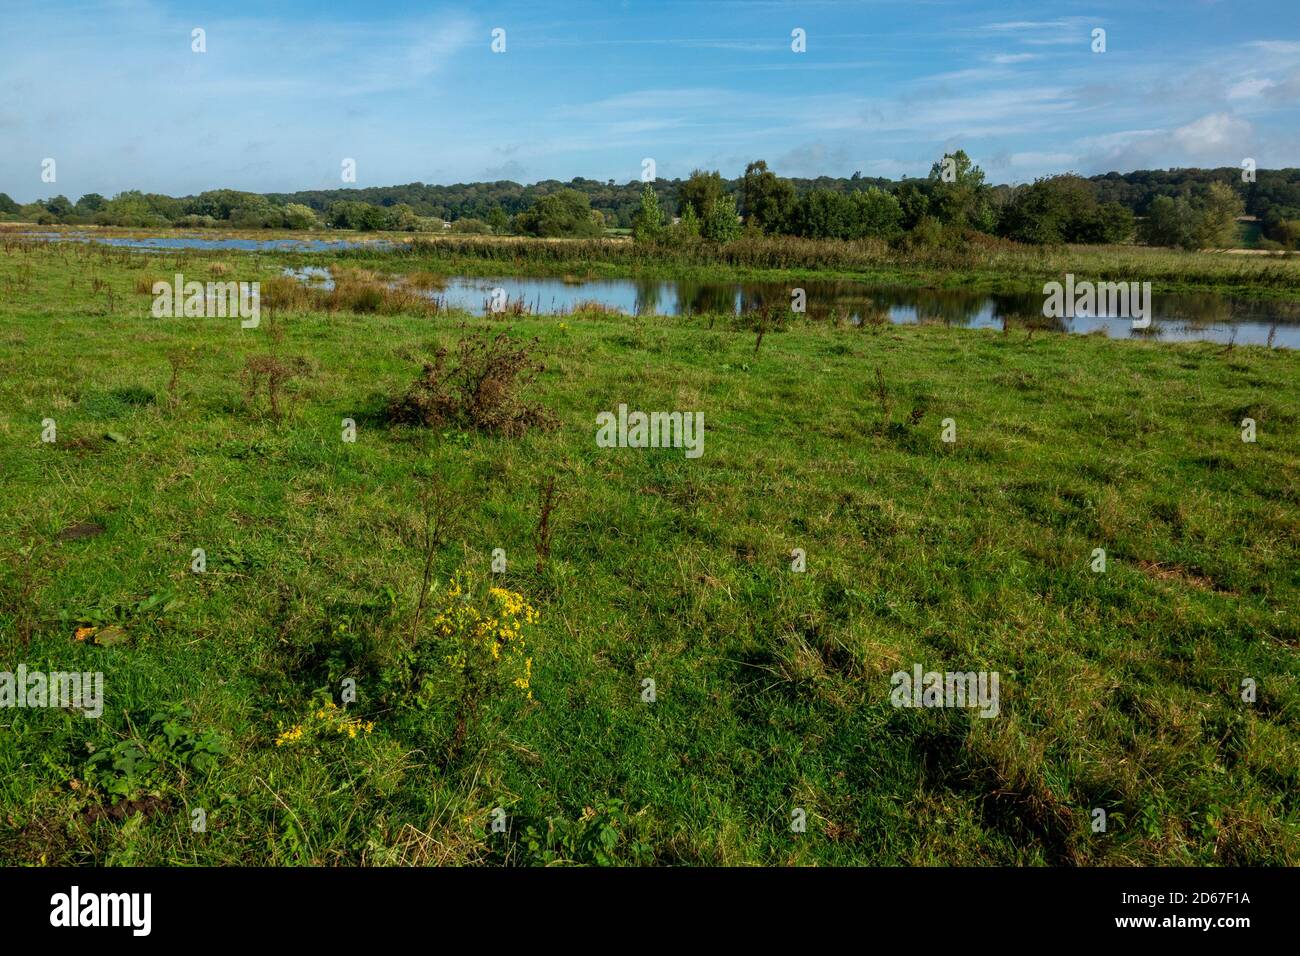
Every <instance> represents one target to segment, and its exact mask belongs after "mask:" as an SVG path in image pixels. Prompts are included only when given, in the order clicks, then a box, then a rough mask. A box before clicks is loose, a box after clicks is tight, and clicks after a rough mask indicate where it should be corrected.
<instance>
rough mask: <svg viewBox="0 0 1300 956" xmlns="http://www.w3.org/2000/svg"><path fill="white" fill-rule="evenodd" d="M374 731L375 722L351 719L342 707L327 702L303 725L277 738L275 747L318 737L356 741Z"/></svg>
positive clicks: (297, 725) (298, 725) (296, 726)
mask: <svg viewBox="0 0 1300 956" xmlns="http://www.w3.org/2000/svg"><path fill="white" fill-rule="evenodd" d="M374 729H375V723H374V721H372V720H366V721H363V720H360V719H358V718H356V717H349V716H348V715H347V711H346V710H344V709H343V708H342V707H339V706H337V705H336V704H335V703H334V702H333V701H326V702H325V703H324V704H322V705H321V706H320V707H318V708H316V710H315V711H313V712H312V714H311V715H310V716H309V717H308V718H307V720H305V721H304V722H303V723H301V724H295V725H294V726H292V727H290V728H289V729H288V730H286V731H284V732H283V733H281V734H280V736H278V737H276V738H275V745H276V746H277V747H283V746H284V745H285V744H292V743H297V742H298V741H300V740H302V739H303V737H304V736H305V737H308V738H309V739H310V738H315V737H317V736H327V737H328V736H333V735H338V736H342V737H347V738H348V739H349V740H356V739H357V735H358V734H368V733H370V732H371V731H372V730H374Z"/></svg>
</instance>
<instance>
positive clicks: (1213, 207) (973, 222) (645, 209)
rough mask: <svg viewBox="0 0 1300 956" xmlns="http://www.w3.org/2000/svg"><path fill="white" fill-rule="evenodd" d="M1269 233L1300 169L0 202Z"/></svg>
mask: <svg viewBox="0 0 1300 956" xmlns="http://www.w3.org/2000/svg"><path fill="white" fill-rule="evenodd" d="M1242 215H1250V216H1253V217H1255V219H1256V220H1257V221H1258V229H1259V232H1260V236H1261V240H1260V242H1259V245H1261V246H1263V247H1265V248H1300V170H1298V169H1277V170H1265V169H1261V170H1257V171H1255V172H1254V174H1253V181H1249V182H1247V181H1243V176H1242V171H1241V170H1240V169H1236V168H1232V167H1223V168H1218V169H1170V170H1138V171H1135V172H1131V173H1123V174H1121V173H1107V174H1105V175H1102V176H1092V177H1082V176H1078V175H1075V174H1073V173H1066V174H1063V175H1058V176H1048V177H1043V178H1041V179H1038V180H1036V181H1034V182H1032V183H1028V184H1024V185H1018V186H1008V185H991V184H989V183H987V182H986V181H985V174H984V172H983V170H982V169H980V167H979V166H977V165H975V164H974V163H973V162H972V161H971V159H970V158H969V157H968V156H967V155H966V153H965V152H964V151H962V150H957V151H955V152H952V153H947V154H945V155H944V156H943V157H942V158H941V159H939V160H938V161H937V162H935V163H934V165H933V166H932V168H931V170H930V173H929V175H928V176H926V177H921V178H905V179H902V180H889V179H879V178H869V177H863V176H861V175H860V174H858V173H855V174H854V175H853V176H851V177H848V178H842V177H841V178H835V177H819V178H816V179H801V178H796V177H782V176H778V175H777V174H776V173H775V172H774V171H772V170H771V169H769V168H768V165H767V163H766V162H764V161H762V160H757V161H755V162H752V163H750V164H749V165H748V166H747V167H746V169H745V172H744V174H743V175H742V176H740V177H739V178H737V179H724V178H723V177H722V175H721V173H720V172H718V171H707V170H696V171H695V172H693V173H692V174H691V176H690V177H688V178H687V179H684V180H657V181H655V182H653V183H642V182H638V181H633V182H629V183H624V184H618V183H615V182H614V181H613V180H608V181H605V182H601V181H599V180H591V179H582V178H578V179H574V180H572V181H570V182H568V183H562V182H559V181H558V180H546V181H543V182H539V183H534V184H532V185H528V186H522V185H520V184H518V183H514V182H508V181H498V182H491V183H460V184H455V185H450V186H435V185H427V184H424V183H410V184H407V185H404V186H386V187H370V188H362V189H327V190H307V191H302V192H296V193H265V194H261V193H250V192H242V191H239V190H232V189H217V190H211V191H208V192H204V193H200V194H199V195H197V196H185V197H180V198H175V197H171V196H165V195H161V194H158V193H144V192H140V191H137V190H131V191H127V192H122V193H119V194H118V195H116V196H114V197H112V198H111V199H109V198H105V197H104V196H101V195H99V194H98V193H88V194H87V195H84V196H82V197H81V198H80V199H78V200H77V201H76V202H75V203H74V202H72V201H71V200H69V199H68V198H67V197H65V196H62V195H58V196H54V197H53V198H50V199H45V200H39V201H37V202H34V203H28V204H25V205H20V204H19V203H16V202H14V201H13V200H12V199H11V198H10V197H9V196H7V195H5V194H4V193H0V219H10V220H19V221H28V222H35V223H42V224H57V223H62V224H72V225H76V224H89V223H96V224H104V225H117V226H134V227H143V228H150V227H165V226H180V227H190V228H201V227H216V226H221V227H227V228H243V229H268V228H274V229H313V228H327V227H328V228H336V229H357V230H363V231H369V230H396V231H406V232H444V231H452V232H457V233H469V234H475V233H482V234H508V233H517V234H522V235H535V236H599V235H602V234H604V233H605V231H606V230H607V229H611V228H613V229H626V230H630V231H632V233H633V234H634V235H635V236H636V238H638V239H639V240H641V241H671V240H674V239H676V240H684V241H689V240H693V239H700V240H702V241H715V242H726V241H730V240H731V239H734V238H736V237H738V236H740V235H742V234H745V233H749V234H764V235H789V236H800V237H806V238H813V239H865V238H879V239H883V240H888V241H901V242H919V243H925V242H933V241H940V240H941V239H942V238H943V237H945V236H950V235H951V234H953V233H954V232H960V233H963V234H965V233H976V234H987V235H991V236H1001V237H1005V238H1008V239H1012V240H1015V241H1018V242H1026V243H1060V242H1073V243H1112V242H1128V241H1131V240H1135V241H1139V242H1145V243H1149V244H1152V245H1165V246H1179V247H1183V248H1189V249H1190V248H1205V247H1218V246H1232V245H1236V244H1237V242H1238V235H1239V232H1238V225H1237V219H1238V217H1240V216H1242Z"/></svg>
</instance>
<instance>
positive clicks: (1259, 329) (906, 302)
mask: <svg viewBox="0 0 1300 956" xmlns="http://www.w3.org/2000/svg"><path fill="white" fill-rule="evenodd" d="M792 285H793V283H780V282H694V281H671V280H661V279H593V280H591V281H585V282H582V281H580V282H574V281H573V280H572V279H569V280H560V279H533V278H494V279H477V278H465V277H456V278H451V279H448V280H447V285H446V287H445V288H443V289H440V290H438V291H437V293H436V295H437V297H438V298H440V299H442V300H443V302H445V303H446V304H447V305H448V306H451V307H456V308H464V309H468V310H471V311H474V312H479V311H482V309H483V303H484V302H485V301H486V300H487V299H488V298H489V297H490V295H491V290H492V289H494V288H502V289H504V290H505V292H506V295H507V297H508V299H509V301H511V302H514V301H522V302H524V303H526V304H527V305H528V307H529V309H530V310H531V311H533V312H537V313H542V314H554V313H564V312H570V311H573V310H574V309H575V308H576V307H577V306H579V305H580V304H583V303H588V302H596V303H599V304H601V305H602V306H604V307H605V308H607V309H616V310H618V311H621V312H626V313H629V314H637V315H648V314H656V315H692V314H719V313H722V314H726V313H737V312H759V311H765V310H767V309H769V308H770V309H777V310H781V311H784V310H788V309H789V308H790V301H791V298H790V294H791V288H792ZM799 287H800V288H802V289H803V290H804V291H805V294H806V307H807V315H808V317H809V318H811V319H814V320H817V321H832V322H841V323H849V324H853V325H859V324H872V323H878V322H881V321H888V322H893V323H914V322H927V323H938V324H941V325H948V326H953V327H963V328H990V329H1004V330H1007V331H1010V330H1012V329H1033V330H1035V331H1039V330H1042V331H1055V332H1063V333H1064V332H1069V333H1078V334H1087V333H1090V332H1095V331H1099V330H1100V331H1104V332H1105V333H1106V334H1107V335H1109V336H1111V337H1115V338H1156V339H1160V340H1164V341H1188V340H1204V341H1213V342H1225V343H1226V342H1230V341H1235V342H1236V343H1237V344H1239V345H1270V344H1271V345H1273V346H1277V347H1280V348H1300V304H1297V303H1287V302H1275V301H1256V300H1248V299H1235V298H1232V297H1230V296H1222V295H1215V294H1211V293H1205V294H1187V293H1179V294H1176V295H1156V296H1153V297H1152V321H1151V327H1150V328H1149V329H1146V330H1135V329H1134V328H1133V327H1132V322H1131V320H1129V319H1127V318H1123V317H1119V316H1108V315H1078V316H1074V317H1073V318H1064V319H1056V318H1047V317H1044V316H1043V314H1042V312H1043V297H1042V296H1041V295H1034V294H1025V293H995V294H988V293H982V292H971V291H969V290H965V289H913V288H904V287H885V286H871V285H865V284H863V283H858V282H843V281H837V282H811V281H805V282H801V283H800V284H799Z"/></svg>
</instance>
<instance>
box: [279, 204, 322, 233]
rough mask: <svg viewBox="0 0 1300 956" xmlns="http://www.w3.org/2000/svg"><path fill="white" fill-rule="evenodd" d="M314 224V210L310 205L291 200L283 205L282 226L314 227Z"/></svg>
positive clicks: (287, 227) (290, 227) (294, 227)
mask: <svg viewBox="0 0 1300 956" xmlns="http://www.w3.org/2000/svg"><path fill="white" fill-rule="evenodd" d="M316 225H317V219H316V211H315V210H314V209H312V208H311V206H304V205H303V204H302V203H297V202H291V203H289V204H288V205H287V206H285V207H284V226H285V228H286V229H314V228H315V227H316Z"/></svg>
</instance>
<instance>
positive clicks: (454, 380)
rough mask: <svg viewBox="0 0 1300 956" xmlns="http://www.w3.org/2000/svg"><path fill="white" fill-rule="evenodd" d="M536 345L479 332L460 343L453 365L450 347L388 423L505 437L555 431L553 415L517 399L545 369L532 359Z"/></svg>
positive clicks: (393, 408) (391, 409)
mask: <svg viewBox="0 0 1300 956" xmlns="http://www.w3.org/2000/svg"><path fill="white" fill-rule="evenodd" d="M536 343H537V340H536V339H534V340H533V341H532V342H530V343H528V344H526V345H515V344H514V343H513V342H512V341H511V339H510V336H509V334H508V333H506V332H500V333H497V334H496V335H492V334H491V333H488V332H479V333H477V334H475V335H472V336H469V337H467V338H463V339H461V341H460V342H459V343H458V344H457V346H456V353H455V358H454V360H453V361H451V362H449V361H448V359H449V357H450V353H449V352H448V351H447V349H439V350H438V352H437V353H436V355H435V356H434V360H433V361H432V362H426V363H425V365H424V368H423V370H422V371H421V372H420V375H419V377H418V378H416V380H415V381H414V382H413V383H412V384H411V386H410V388H408V389H407V390H406V393H405V394H403V395H402V396H401V397H400V398H397V399H394V400H393V401H391V402H390V403H389V405H388V417H389V420H390V421H393V422H399V423H405V424H414V425H424V426H428V427H432V426H435V425H446V424H453V425H457V426H460V427H463V428H472V429H475V430H477V431H485V432H494V433H499V434H502V435H505V436H507V437H515V436H518V435H522V434H524V433H525V432H526V431H528V429H529V428H534V427H538V428H550V427H553V426H554V424H555V418H554V416H553V415H552V414H551V413H550V412H549V411H547V410H546V409H544V408H542V407H541V406H540V405H536V404H530V403H528V402H525V401H523V400H522V399H521V398H520V397H519V392H521V391H522V390H523V389H524V388H526V387H527V386H528V385H530V384H531V383H532V382H533V381H534V380H535V379H536V378H537V376H538V375H540V374H541V372H542V371H543V370H544V367H543V366H542V365H541V364H540V363H538V362H536V361H534V359H533V358H532V356H531V355H530V350H531V349H532V348H533V347H534V346H535V345H536Z"/></svg>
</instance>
